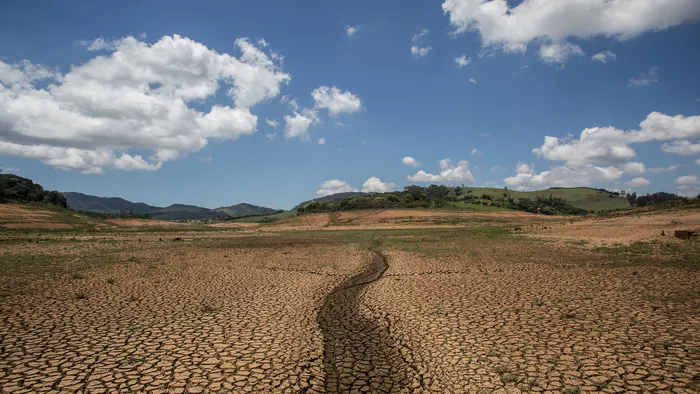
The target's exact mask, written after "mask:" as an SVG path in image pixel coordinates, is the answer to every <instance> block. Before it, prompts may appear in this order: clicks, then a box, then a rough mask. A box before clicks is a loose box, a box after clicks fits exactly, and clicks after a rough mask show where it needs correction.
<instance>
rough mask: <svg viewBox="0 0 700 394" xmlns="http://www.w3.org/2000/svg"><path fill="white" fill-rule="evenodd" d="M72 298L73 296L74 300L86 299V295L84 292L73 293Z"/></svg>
mask: <svg viewBox="0 0 700 394" xmlns="http://www.w3.org/2000/svg"><path fill="white" fill-rule="evenodd" d="M73 298H75V299H76V300H87V298H88V296H87V294H85V293H75V294H74V295H73Z"/></svg>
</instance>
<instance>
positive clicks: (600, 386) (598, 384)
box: [593, 382, 608, 391]
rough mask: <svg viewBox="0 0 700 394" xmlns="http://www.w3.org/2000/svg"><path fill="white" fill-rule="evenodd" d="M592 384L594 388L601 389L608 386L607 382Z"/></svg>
mask: <svg viewBox="0 0 700 394" xmlns="http://www.w3.org/2000/svg"><path fill="white" fill-rule="evenodd" d="M593 386H594V387H595V389H596V390H598V391H603V390H605V389H606V388H608V382H602V383H595V384H594V385H593Z"/></svg>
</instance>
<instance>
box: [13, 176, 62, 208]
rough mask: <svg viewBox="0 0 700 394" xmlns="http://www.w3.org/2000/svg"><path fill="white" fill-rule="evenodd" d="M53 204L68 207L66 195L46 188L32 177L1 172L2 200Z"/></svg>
mask: <svg viewBox="0 0 700 394" xmlns="http://www.w3.org/2000/svg"><path fill="white" fill-rule="evenodd" d="M10 201H12V202H22V203H43V204H51V205H55V206H57V207H61V208H68V201H67V200H66V197H65V196H63V194H61V193H60V192H57V191H55V190H44V188H43V187H42V186H41V185H40V184H38V183H34V182H32V180H31V179H27V178H22V177H21V176H17V175H14V174H0V202H10Z"/></svg>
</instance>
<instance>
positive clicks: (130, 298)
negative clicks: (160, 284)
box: [127, 296, 139, 302]
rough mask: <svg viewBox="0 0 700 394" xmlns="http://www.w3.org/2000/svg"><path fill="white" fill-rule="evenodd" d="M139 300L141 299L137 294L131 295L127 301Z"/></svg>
mask: <svg viewBox="0 0 700 394" xmlns="http://www.w3.org/2000/svg"><path fill="white" fill-rule="evenodd" d="M138 300H139V299H138V298H136V297H135V296H131V297H129V299H128V300H127V301H129V302H136V301H138Z"/></svg>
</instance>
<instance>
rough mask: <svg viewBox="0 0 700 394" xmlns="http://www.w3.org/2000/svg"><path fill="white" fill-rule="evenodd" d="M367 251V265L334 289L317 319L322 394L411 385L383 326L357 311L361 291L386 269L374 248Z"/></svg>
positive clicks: (385, 324) (365, 311) (405, 366)
mask: <svg viewBox="0 0 700 394" xmlns="http://www.w3.org/2000/svg"><path fill="white" fill-rule="evenodd" d="M370 251H371V252H372V253H373V257H372V261H371V263H370V264H369V265H368V266H367V267H366V268H365V270H364V271H362V272H361V273H359V274H357V275H355V276H353V277H350V278H348V279H347V280H346V281H345V282H343V283H342V284H341V285H340V286H338V287H337V288H335V289H334V290H333V291H332V292H331V293H330V294H329V295H328V296H327V297H326V299H325V302H324V304H323V307H322V308H321V311H320V313H319V315H318V324H319V327H320V328H321V331H322V333H323V341H324V349H323V363H324V368H325V371H326V381H325V389H326V392H327V393H345V392H382V393H394V392H401V391H402V389H404V388H405V387H406V386H407V384H408V381H409V380H410V379H411V375H412V374H411V373H410V371H411V368H410V366H409V365H408V364H407V363H406V361H405V360H404V359H403V358H402V356H401V354H400V353H399V351H398V349H397V348H396V346H393V341H392V339H391V337H390V332H389V326H388V322H382V321H381V320H380V319H377V318H375V317H374V316H372V315H371V313H370V312H369V310H368V309H367V308H366V307H363V305H362V299H361V298H362V295H363V292H364V290H365V288H366V287H367V286H368V285H370V284H372V283H373V282H375V281H377V280H378V279H380V278H381V277H382V276H383V275H384V272H385V271H386V270H387V269H388V268H389V265H388V262H387V259H386V257H385V256H384V255H383V254H382V253H381V252H379V251H378V249H377V247H374V248H371V249H370Z"/></svg>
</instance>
